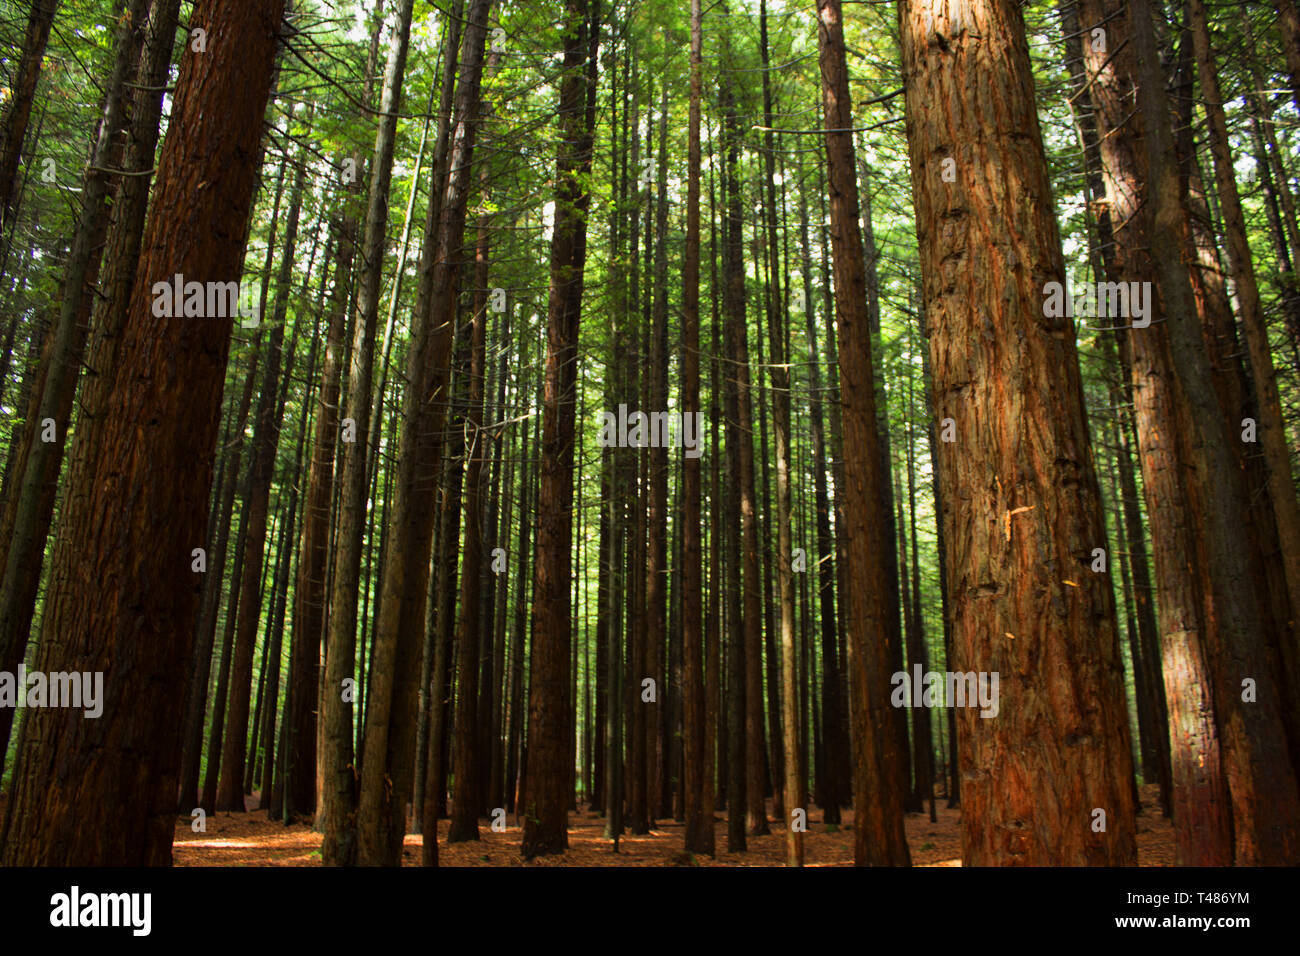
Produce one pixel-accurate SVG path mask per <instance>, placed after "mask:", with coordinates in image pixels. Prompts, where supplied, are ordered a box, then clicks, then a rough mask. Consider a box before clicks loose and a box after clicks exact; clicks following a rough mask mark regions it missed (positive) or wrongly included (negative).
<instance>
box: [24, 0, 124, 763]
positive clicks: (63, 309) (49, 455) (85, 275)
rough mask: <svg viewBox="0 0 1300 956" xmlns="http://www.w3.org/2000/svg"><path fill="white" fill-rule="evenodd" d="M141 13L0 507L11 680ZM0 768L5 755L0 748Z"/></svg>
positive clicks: (91, 286)
mask: <svg viewBox="0 0 1300 956" xmlns="http://www.w3.org/2000/svg"><path fill="white" fill-rule="evenodd" d="M148 9H149V3H148V0H132V3H131V6H130V8H129V9H128V10H126V11H124V12H123V14H122V17H121V21H120V24H119V26H118V29H117V31H116V43H115V50H114V56H113V67H112V72H111V75H110V76H109V78H108V82H107V83H106V84H105V94H104V98H103V101H102V103H101V107H100V116H99V127H98V129H97V131H96V133H95V136H94V139H93V141H92V146H91V155H90V161H89V164H88V166H87V168H86V172H85V175H84V176H83V181H82V187H81V201H82V205H81V210H80V214H79V215H78V217H77V223H76V228H75V230H74V233H73V236H72V240H71V244H70V247H69V249H68V257H67V263H66V266H65V269H64V276H63V287H62V292H61V295H60V298H59V303H58V311H57V314H56V317H55V320H54V324H53V326H52V327H51V329H50V331H49V334H48V337H47V339H46V341H45V347H44V349H43V353H42V361H41V364H40V367H39V369H38V370H37V373H36V378H35V381H34V382H33V383H32V390H31V393H30V399H29V403H28V406H27V418H26V421H25V422H24V426H23V429H22V431H21V433H20V434H19V436H17V441H16V444H17V445H18V449H17V454H16V456H15V470H14V475H15V476H16V477H17V478H18V482H17V485H16V487H14V488H13V489H11V493H10V494H9V495H8V496H7V497H6V500H5V502H4V514H3V518H0V521H2V522H3V524H2V525H0V531H2V532H3V538H4V545H3V546H0V570H2V571H3V576H2V577H0V582H2V585H3V586H2V587H0V662H3V663H4V665H5V666H6V669H8V670H9V671H11V672H12V670H13V669H14V667H16V666H17V664H18V662H19V661H21V660H22V658H23V656H24V652H25V651H26V644H27V637H28V632H29V631H30V629H31V624H32V616H33V614H34V612H35V606H36V597H37V592H38V590H39V587H40V574H41V567H42V565H43V563H44V557H45V543H46V539H47V537H48V535H49V531H50V522H51V520H52V517H53V512H54V500H55V495H56V491H57V484H58V477H59V470H60V467H61V466H62V464H63V456H64V451H65V449H66V443H67V436H68V431H69V429H70V428H71V425H72V421H71V418H72V405H73V399H74V397H75V395H76V389H77V380H78V378H79V375H80V372H81V364H82V361H83V356H84V353H85V348H86V337H87V333H88V328H89V320H90V313H91V304H92V302H93V299H94V295H95V292H96V285H97V283H98V280H99V270H100V264H101V263H102V261H103V244H104V239H105V236H106V234H107V232H108V228H109V217H110V203H109V200H110V198H111V195H112V193H113V187H114V179H115V177H112V176H111V175H110V173H109V170H110V169H114V168H117V167H118V165H119V164H120V163H121V161H122V151H123V150H122V146H121V144H120V137H119V134H120V132H121V129H122V127H123V125H124V123H125V120H126V117H127V106H128V102H129V100H130V99H131V93H130V91H129V89H128V83H129V81H130V80H132V79H134V78H136V77H137V75H138V73H137V71H138V67H139V65H140V63H139V61H140V51H141V48H142V44H143V43H144V40H145V35H146V28H147V26H148V16H147V14H148ZM47 29H48V28H47ZM20 95H21V91H20ZM15 105H19V104H15ZM23 121H24V122H25V117H24V118H23ZM19 146H21V142H20V143H19ZM0 160H3V157H0ZM0 198H2V197H0ZM50 422H52V423H53V425H54V440H53V441H45V440H44V438H43V437H42V438H41V440H39V441H38V440H37V436H38V435H41V434H42V432H43V430H44V429H45V427H46V423H50ZM10 720H12V712H11V711H10V712H7V713H6V714H5V718H4V723H0V728H3V733H2V734H0V737H2V738H3V741H4V743H7V742H8V731H9V726H10V725H9V721H10ZM2 765H3V749H2V748H0V766H2Z"/></svg>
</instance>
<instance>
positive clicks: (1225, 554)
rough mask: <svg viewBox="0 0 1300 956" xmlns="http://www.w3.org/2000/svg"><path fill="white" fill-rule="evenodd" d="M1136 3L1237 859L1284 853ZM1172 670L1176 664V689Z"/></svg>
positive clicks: (1149, 39) (1145, 28) (1263, 673)
mask: <svg viewBox="0 0 1300 956" xmlns="http://www.w3.org/2000/svg"><path fill="white" fill-rule="evenodd" d="M1130 12H1131V21H1132V27H1131V29H1132V42H1133V46H1134V55H1135V56H1136V58H1137V71H1138V78H1139V85H1138V95H1137V104H1138V107H1139V108H1140V109H1141V110H1142V112H1143V114H1144V115H1145V116H1147V117H1148V126H1147V129H1146V134H1145V136H1144V137H1143V140H1144V145H1145V153H1146V158H1147V168H1148V169H1149V170H1150V182H1149V183H1148V194H1147V198H1146V202H1147V205H1148V207H1149V209H1150V213H1149V215H1150V219H1149V227H1148V228H1149V232H1148V235H1149V240H1150V245H1151V256H1152V259H1153V261H1154V262H1155V264H1156V278H1157V283H1158V289H1159V293H1160V301H1161V304H1162V307H1163V309H1164V314H1165V315H1166V316H1167V317H1168V325H1169V327H1170V333H1169V335H1170V351H1171V355H1172V358H1173V364H1174V369H1175V372H1176V374H1177V376H1178V379H1179V382H1180V385H1181V389H1182V395H1183V397H1184V401H1185V403H1186V406H1187V408H1186V411H1185V414H1186V415H1187V416H1188V417H1189V418H1190V425H1189V426H1188V427H1189V429H1190V433H1191V434H1192V435H1193V436H1194V442H1195V447H1196V448H1197V454H1196V455H1195V456H1194V458H1193V465H1194V469H1193V471H1192V473H1191V475H1190V476H1189V486H1190V487H1191V489H1192V492H1193V494H1194V495H1195V498H1196V501H1195V507H1196V513H1197V515H1198V530H1199V541H1198V546H1199V547H1200V548H1201V549H1202V554H1203V555H1204V559H1203V562H1204V567H1205V569H1206V570H1207V571H1209V572H1210V573H1211V580H1210V581H1209V583H1208V584H1207V585H1206V586H1205V595H1204V596H1205V599H1206V603H1207V607H1206V612H1205V613H1206V615H1207V618H1208V619H1210V620H1212V621H1213V622H1214V624H1215V625H1216V626H1215V627H1213V628H1211V629H1209V630H1208V631H1207V643H1206V651H1207V656H1208V658H1209V662H1210V669H1211V676H1212V683H1213V690H1214V705H1215V710H1216V715H1215V716H1216V721H1217V724H1218V727H1219V732H1220V734H1221V735H1222V737H1223V744H1224V751H1225V769H1226V772H1227V777H1228V789H1229V793H1230V794H1231V797H1232V810H1233V830H1234V839H1235V844H1236V846H1235V858H1236V862H1237V864H1238V865H1241V864H1259V863H1268V862H1281V861H1283V860H1287V859H1290V858H1291V857H1292V856H1293V855H1294V852H1295V846H1296V844H1297V839H1300V829H1298V827H1300V800H1298V798H1297V790H1296V778H1295V774H1294V771H1293V769H1292V767H1291V764H1290V760H1289V758H1288V756H1287V754H1286V734H1285V730H1284V726H1283V723H1282V715H1281V712H1280V709H1279V702H1278V699H1277V694H1276V692H1275V691H1273V690H1271V689H1270V688H1269V687H1267V686H1265V687H1262V688H1260V690H1259V693H1258V698H1257V701H1255V702H1249V703H1247V702H1244V701H1242V700H1241V695H1242V691H1241V687H1242V681H1243V679H1245V678H1247V677H1249V678H1253V679H1254V680H1256V681H1258V682H1260V683H1264V684H1266V685H1267V683H1271V682H1272V681H1274V680H1276V679H1277V678H1276V676H1274V675H1275V674H1276V663H1275V662H1274V661H1273V660H1272V659H1271V658H1272V655H1270V654H1268V646H1267V643H1266V639H1265V630H1264V623H1263V620H1262V610H1261V607H1260V605H1259V602H1258V601H1257V599H1256V597H1255V594H1254V593H1253V589H1254V586H1255V575H1253V574H1251V554H1250V549H1249V548H1248V546H1247V543H1246V542H1245V541H1244V540H1243V537H1242V534H1241V529H1242V528H1243V527H1247V521H1248V519H1247V517H1246V512H1247V509H1246V501H1245V494H1244V492H1243V489H1242V482H1241V477H1240V472H1239V469H1238V467H1237V463H1236V459H1235V452H1234V450H1233V443H1234V438H1235V436H1234V435H1233V434H1232V432H1231V431H1230V429H1229V427H1228V423H1227V421H1226V420H1225V418H1224V415H1223V411H1222V408H1221V407H1220V405H1219V402H1218V401H1217V397H1216V394H1215V387H1214V382H1213V379H1212V377H1211V372H1210V369H1209V363H1208V361H1207V359H1206V355H1205V342H1204V339H1203V336H1202V334H1201V332H1200V330H1198V329H1197V328H1196V317H1197V311H1196V303H1195V300H1194V298H1193V294H1192V286H1191V284H1190V282H1189V279H1188V275H1187V271H1186V269H1185V268H1183V267H1182V262H1181V255H1182V252H1183V250H1184V249H1185V248H1186V243H1187V234H1186V230H1187V225H1186V216H1185V213H1184V208H1183V205H1182V202H1181V197H1180V183H1179V181H1178V168H1179V164H1178V157H1177V153H1176V149H1175V144H1174V140H1173V135H1172V132H1171V129H1170V124H1169V122H1168V117H1169V115H1170V114H1169V103H1168V98H1167V96H1166V94H1165V88H1164V79H1163V76H1162V75H1161V71H1160V60H1159V55H1158V52H1157V47H1156V42H1155V36H1154V31H1153V26H1152V12H1151V7H1150V4H1149V3H1148V2H1147V0H1134V2H1133V3H1132V4H1131V6H1130ZM1170 679H1171V673H1170V671H1169V670H1166V675H1165V681H1166V690H1167V691H1168V687H1169V681H1170ZM1170 708H1171V710H1172V709H1173V701H1172V700H1171V701H1170ZM1265 795H1267V796H1265Z"/></svg>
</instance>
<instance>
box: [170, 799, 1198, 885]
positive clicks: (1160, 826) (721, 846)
mask: <svg viewBox="0 0 1300 956" xmlns="http://www.w3.org/2000/svg"><path fill="white" fill-rule="evenodd" d="M1141 796H1142V804H1143V807H1144V809H1143V811H1142V813H1141V814H1140V815H1139V816H1138V821H1137V823H1138V835H1137V839H1138V863H1139V865H1141V866H1172V865H1173V862H1174V830H1173V824H1172V823H1171V822H1170V821H1169V820H1168V819H1166V818H1165V817H1163V816H1161V814H1160V811H1159V808H1158V797H1159V790H1158V788H1157V787H1156V786H1155V785H1154V784H1153V785H1150V786H1146V787H1143V788H1141ZM257 800H258V797H257V795H256V794H255V795H253V796H252V797H249V798H248V801H247V802H248V805H249V806H251V807H256V806H257ZM946 804H947V800H945V799H944V798H942V797H940V798H939V799H937V800H935V813H936V816H937V817H938V821H937V822H935V823H931V822H930V819H929V815H928V813H924V814H923V813H909V814H907V817H906V819H905V822H904V826H905V828H906V830H907V842H908V845H909V846H910V847H911V850H912V862H913V863H914V864H915V865H916V866H961V811H960V810H959V809H954V810H948V809H945V806H946ZM768 816H769V819H770V818H771V816H772V814H771V804H770V803H769V805H768ZM810 816H811V817H812V819H811V820H810V821H809V824H808V833H807V835H806V836H805V838H804V852H805V859H806V863H807V865H808V866H850V865H852V863H853V830H852V826H851V825H852V822H853V815H852V811H850V810H845V811H844V821H845V823H846V824H849V825H848V826H840V827H838V828H828V827H827V826H826V825H824V824H823V823H821V822H820V821H821V811H820V810H814V811H813V812H812V813H811V814H810ZM715 819H716V820H717V830H716V834H717V847H718V852H717V856H716V857H714V858H713V859H709V858H708V857H704V856H696V857H695V858H694V861H693V862H691V861H690V859H689V858H688V857H686V855H685V854H684V853H683V852H682V824H681V823H676V822H674V821H672V820H664V821H660V822H659V823H657V824H656V826H655V828H654V829H653V830H651V832H650V833H648V834H646V835H645V836H630V835H626V834H625V835H624V836H623V837H622V838H621V839H620V840H619V852H618V853H617V854H615V853H614V852H613V844H612V843H611V841H610V840H608V839H606V837H605V835H604V833H605V818H604V816H603V815H600V814H596V813H593V812H590V811H589V810H587V809H586V807H585V806H583V807H581V808H580V809H579V810H578V811H577V812H576V813H570V815H569V851H568V852H567V853H565V854H563V855H560V856H551V857H539V858H537V859H535V860H531V861H525V860H524V858H523V857H522V856H521V855H520V853H519V842H520V835H521V834H520V827H519V826H518V825H516V823H515V820H514V819H513V818H509V819H508V820H507V823H508V826H507V828H506V830H505V831H504V832H501V833H496V832H493V831H492V830H491V828H490V827H489V826H488V825H487V821H486V820H484V821H482V822H481V825H480V828H479V832H480V838H479V840H478V842H472V841H471V842H462V843H453V844H450V845H449V844H448V843H447V842H446V839H447V828H448V826H449V821H447V820H442V821H440V822H439V824H438V859H439V862H440V864H441V865H443V866H683V865H685V866H697V865H698V866H779V865H781V864H782V863H783V862H784V861H785V835H784V832H783V831H782V830H780V829H778V828H776V827H775V826H774V827H773V829H772V833H771V834H770V835H768V836H761V837H754V836H751V837H749V840H748V843H749V851H748V852H747V853H728V852H726V845H727V823H726V814H725V813H718V814H716V816H715ZM320 844H321V835H320V834H319V833H313V832H312V829H311V827H310V826H309V825H307V824H293V825H290V826H287V827H286V826H285V825H284V824H282V823H278V822H272V821H270V820H268V819H267V818H266V815H265V814H264V813H261V812H259V811H256V810H254V811H252V812H249V813H216V814H212V815H210V816H209V817H208V818H207V831H206V832H204V833H194V832H193V831H192V829H191V827H190V821H189V820H187V819H180V820H178V821H177V824H176V839H175V842H174V843H173V845H172V856H173V859H174V861H175V865H176V866H320V865H321V859H320ZM421 844H422V838H421V837H420V836H418V835H416V834H407V836H406V843H405V847H404V849H403V863H404V865H406V866H418V865H419V863H420V847H421Z"/></svg>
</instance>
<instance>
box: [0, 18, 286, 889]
mask: <svg viewBox="0 0 1300 956" xmlns="http://www.w3.org/2000/svg"><path fill="white" fill-rule="evenodd" d="M282 12H283V3H282V0H266V2H264V3H256V4H254V3H247V2H239V3H235V2H231V0H200V3H199V4H198V6H197V9H196V11H195V21H196V22H200V23H205V24H207V29H208V33H209V45H208V49H207V52H206V53H204V54H201V55H200V54H195V53H193V52H192V51H187V52H186V54H185V57H184V59H183V60H182V62H181V68H180V76H179V78H178V80H177V83H176V98H175V101H174V103H173V105H172V111H171V123H170V127H169V131H168V136H167V141H166V144H165V145H164V147H163V152H162V157H161V159H160V161H159V166H158V176H157V186H156V189H155V196H154V209H155V215H154V216H153V217H151V218H150V220H149V225H148V227H147V229H146V232H145V238H144V242H143V249H144V253H143V255H142V257H141V260H140V265H139V267H138V268H137V270H136V282H135V289H134V291H133V293H132V296H131V304H130V311H129V314H128V318H127V320H126V322H125V324H124V325H123V329H122V340H121V345H120V348H119V373H118V375H117V376H116V378H115V379H114V382H113V386H112V387H111V388H110V390H109V393H108V396H107V398H106V413H105V415H104V417H103V418H102V419H100V420H98V421H95V422H93V423H91V424H90V425H89V428H88V430H87V432H88V433H90V434H92V435H93V440H94V441H95V446H96V447H97V448H99V449H102V450H103V455H102V457H99V458H97V459H96V460H95V461H93V462H89V463H87V464H86V465H84V466H83V467H82V468H80V469H78V470H77V471H75V472H74V473H73V474H72V475H71V476H70V477H69V484H68V487H69V489H70V490H74V491H76V492H79V493H70V494H69V496H68V503H69V507H68V508H67V510H66V511H65V512H64V514H63V517H62V523H61V531H60V534H59V536H58V540H57V542H56V544H55V551H54V557H53V562H52V573H51V580H52V582H53V587H52V588H51V590H50V592H49V593H48V594H47V596H46V609H45V627H44V633H45V640H44V642H43V643H42V646H41V650H40V652H39V654H38V657H37V663H38V667H39V668H40V669H41V670H43V671H51V670H78V671H92V672H93V671H105V672H107V673H106V677H107V680H106V682H105V684H106V686H105V688H104V691H105V694H104V697H105V699H104V705H103V706H104V713H103V716H102V717H101V718H100V719H98V720H95V721H94V722H90V721H87V720H85V719H83V716H82V714H81V713H79V712H76V711H69V710H55V709H49V710H35V711H33V712H32V713H31V714H29V715H28V717H27V729H26V733H25V739H24V742H23V746H22V748H21V751H20V754H19V758H18V759H19V762H20V765H21V766H20V772H18V773H16V774H15V781H16V784H15V788H14V792H13V794H12V796H11V799H10V801H9V805H8V813H7V816H6V822H5V840H4V850H3V859H4V864H5V865H10V866H14V865H17V866H24V865H25V866H32V865H38V864H39V865H62V866H67V865H71V864H73V863H76V864H78V865H100V866H103V865H117V866H132V865H135V866H139V865H160V864H162V865H165V864H167V863H169V862H170V860H171V841H172V832H173V827H174V823H175V816H174V814H175V807H176V784H177V771H178V763H179V759H180V738H179V736H178V735H177V734H176V733H175V728H176V726H177V725H178V724H179V722H180V719H181V710H182V708H183V707H184V703H185V701H184V696H185V676H186V673H187V670H188V665H189V657H190V655H191V653H192V651H193V643H192V638H190V637H180V638H179V639H178V635H188V634H192V633H193V632H192V627H193V622H194V619H195V612H196V610H197V609H198V601H199V598H200V595H201V587H200V583H201V579H200V578H198V577H197V576H196V575H195V573H194V571H193V564H192V562H193V561H194V557H193V555H192V549H193V548H194V547H195V546H196V542H199V541H200V540H201V536H202V534H203V531H204V525H205V523H206V510H207V505H208V495H209V491H210V484H211V480H212V449H213V445H214V444H215V441H216V436H217V428H218V424H219V416H220V405H221V390H222V385H223V380H224V377H225V366H226V357H227V351H228V348H229V343H230V332H231V324H230V323H229V322H224V321H199V322H190V321H184V320H180V321H178V320H177V319H175V318H167V317H158V316H155V315H154V309H153V307H152V306H153V303H152V298H153V296H152V294H151V288H152V283H153V282H154V281H155V280H157V279H158V277H161V276H171V275H175V274H178V273H179V274H182V275H184V276H185V277H186V279H187V281H203V280H211V281H223V282H224V281H230V280H232V279H233V278H234V277H237V276H238V275H239V272H240V266H241V262H240V259H241V256H242V252H243V239H244V235H245V233H246V228H247V220H248V215H249V209H250V205H251V202H252V198H253V192H254V189H255V187H256V182H257V169H256V168H255V165H254V163H253V162H252V159H253V158H254V157H256V156H257V155H258V142H259V140H260V139H261V135H262V128H263V120H264V111H265V108H266V102H267V97H268V95H269V92H270V88H271V73H272V69H273V66H274V60H275V46H276V42H275V38H276V35H277V32H278V30H279V26H280V18H281V14H282ZM235 38H238V39H237V40H236V39H235ZM197 184H204V188H202V189H198V188H197ZM81 489H87V491H86V492H81ZM121 541H148V542H149V543H150V547H149V548H145V549H140V550H136V551H129V552H128V551H125V550H123V549H122V548H121V547H120V546H119V543H120V542H121ZM106 555H107V556H108V557H107V559H106V558H105V556H106ZM105 560H108V561H109V562H110V563H109V564H108V565H107V566H105V565H104V563H103V562H104V561H105ZM92 565H93V567H92ZM91 580H94V581H98V582H101V583H100V584H99V585H98V586H94V587H91V586H88V585H87V584H86V583H85V582H88V581H91ZM140 700H148V701H150V702H151V706H149V707H148V708H141V707H137V706H132V702H133V701H140Z"/></svg>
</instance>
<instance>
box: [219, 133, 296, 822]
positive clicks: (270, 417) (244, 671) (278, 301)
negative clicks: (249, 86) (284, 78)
mask: <svg viewBox="0 0 1300 956" xmlns="http://www.w3.org/2000/svg"><path fill="white" fill-rule="evenodd" d="M286 126H287V127H291V126H292V111H291V112H290V114H289V120H288V121H287V123H286ZM285 161H286V162H288V157H286V158H285ZM304 174H305V165H304V164H300V165H299V167H298V173H297V175H296V177H295V179H294V185H293V190H292V192H291V193H290V196H289V214H288V221H287V222H286V223H285V234H284V247H283V250H282V252H281V256H280V273H279V275H278V276H277V278H276V288H275V306H274V309H273V314H272V316H271V335H270V338H269V341H268V346H269V351H268V355H267V362H266V365H265V367H264V368H263V378H262V388H261V392H260V394H259V396H258V403H257V414H256V417H255V418H254V420H253V448H252V453H253V458H252V462H251V466H252V467H251V471H250V473H249V474H250V479H249V494H248V497H247V499H246V505H245V509H246V511H245V513H246V515H247V520H248V525H247V529H246V534H245V537H244V557H243V562H242V569H241V573H242V583H241V584H240V588H239V609H238V611H237V615H236V616H237V620H238V623H237V624H236V630H235V646H234V657H233V658H232V660H231V687H230V703H229V704H228V706H227V708H226V733H225V738H224V740H223V741H222V748H221V776H220V779H219V782H218V784H217V802H216V805H215V807H214V809H216V810H233V811H238V812H241V813H242V812H243V811H244V792H243V779H244V765H245V760H246V757H247V753H246V750H247V746H248V717H249V713H248V705H249V695H250V691H251V681H252V677H253V655H254V652H255V651H256V649H257V632H258V629H259V625H260V624H261V620H262V588H261V578H262V561H263V558H264V556H265V552H266V541H267V537H268V535H267V516H268V513H269V505H270V496H271V479H272V478H273V477H274V474H273V473H274V470H275V458H276V452H277V451H278V449H279V445H280V425H281V420H282V415H283V411H284V404H283V403H282V402H281V401H280V390H281V388H280V369H281V363H282V362H283V364H284V365H285V366H286V367H289V366H291V365H292V356H290V358H289V359H288V360H287V361H286V360H284V359H283V351H284V350H283V348H282V345H283V343H284V321H285V315H286V312H287V309H288V304H289V286H290V282H291V280H292V275H293V266H294V262H293V258H294V254H295V252H296V251H297V243H298V222H299V219H300V217H301V211H302V197H303V188H304V184H305V175H304ZM268 796H269V794H268Z"/></svg>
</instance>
